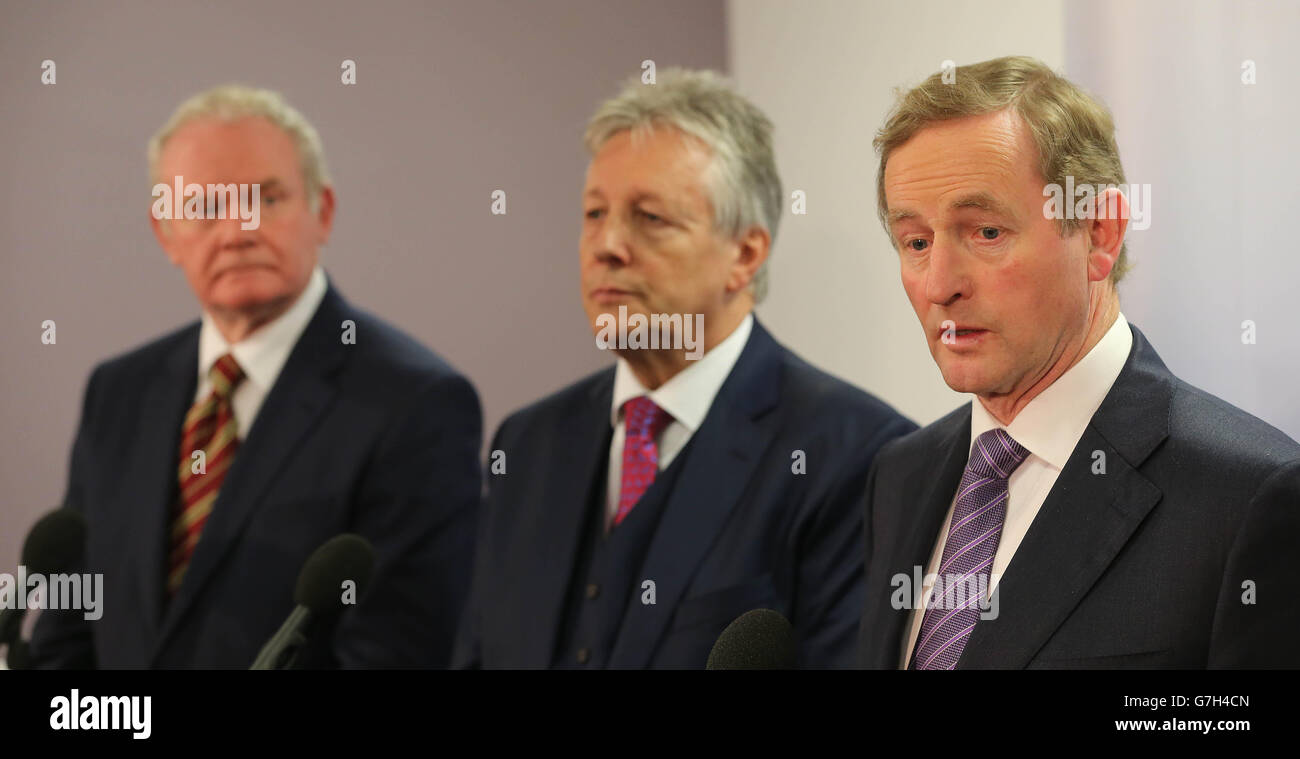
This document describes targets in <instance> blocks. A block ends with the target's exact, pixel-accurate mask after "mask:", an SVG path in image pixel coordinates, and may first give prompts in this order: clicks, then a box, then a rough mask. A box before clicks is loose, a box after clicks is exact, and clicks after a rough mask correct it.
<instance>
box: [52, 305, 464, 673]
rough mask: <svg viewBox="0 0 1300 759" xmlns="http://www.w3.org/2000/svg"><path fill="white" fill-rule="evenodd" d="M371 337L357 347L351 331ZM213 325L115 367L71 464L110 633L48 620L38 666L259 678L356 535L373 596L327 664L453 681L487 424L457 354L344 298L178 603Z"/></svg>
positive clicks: (259, 426)
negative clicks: (303, 600)
mask: <svg viewBox="0 0 1300 759" xmlns="http://www.w3.org/2000/svg"><path fill="white" fill-rule="evenodd" d="M345 320H352V321H353V322H354V323H355V325H356V342H355V344H344V343H343V341H342V339H341V337H342V334H343V326H342V324H343V322H344V321H345ZM198 337H199V325H198V323H197V322H196V323H194V324H191V325H189V326H187V327H185V328H183V329H181V330H179V331H177V332H174V333H172V334H170V335H167V336H165V337H163V338H161V339H159V340H156V341H154V342H151V343H149V344H147V345H145V346H143V347H141V348H139V349H137V350H134V351H132V352H130V353H128V354H126V355H124V356H121V357H118V358H115V359H112V360H110V361H108V362H106V363H104V364H102V365H100V366H99V367H97V368H96V369H95V371H94V373H93V374H92V376H91V378H90V382H89V385H88V388H87V391H86V397H85V407H84V409H83V411H82V416H81V426H80V429H79V430H78V432H77V438H76V443H75V444H74V447H73V452H72V463H71V473H70V477H69V484H68V491H67V497H66V504H65V505H67V506H69V507H71V508H74V509H77V510H79V511H81V512H82V513H83V514H84V515H85V517H86V521H87V525H88V531H87V550H86V566H85V568H84V569H85V571H90V572H101V573H103V575H104V599H103V602H102V608H103V617H102V618H101V619H99V620H97V621H92V622H87V621H84V620H83V618H82V614H81V612H71V613H66V612H49V613H44V614H42V615H41V617H40V619H38V621H37V625H36V630H35V633H34V638H33V643H32V656H33V658H34V660H35V664H36V665H37V666H64V667H87V666H92V665H96V664H97V665H98V666H100V667H160V668H180V667H204V668H217V667H221V668H224V667H232V668H246V667H248V666H249V665H250V664H252V662H253V660H254V658H256V656H257V653H258V651H259V650H260V648H261V646H262V645H263V644H264V643H265V642H266V640H267V639H268V638H269V637H270V636H271V635H273V634H274V633H275V631H276V630H277V629H278V628H279V626H280V625H281V623H282V622H283V621H284V619H285V617H286V616H287V615H288V614H289V612H290V611H291V610H292V609H293V607H294V603H293V590H294V586H295V583H296V580H297V576H298V572H299V570H300V568H301V567H302V564H303V562H304V560H305V559H306V558H307V557H308V556H309V555H310V554H311V553H312V551H314V550H315V549H316V548H317V547H318V546H320V544H321V543H323V542H325V541H326V540H328V539H329V538H331V537H333V536H334V535H336V534H338V533H342V532H355V533H359V534H361V535H362V536H364V537H366V538H367V539H369V540H370V541H371V543H372V544H373V546H374V549H375V557H376V562H375V571H374V574H373V576H372V580H371V584H370V586H369V590H368V591H367V592H365V593H363V594H362V596H361V598H360V599H359V603H358V604H357V606H356V607H354V608H351V609H349V610H348V611H347V612H345V614H344V615H343V617H342V618H341V619H340V622H339V625H338V627H337V629H336V631H335V634H334V636H333V640H332V641H331V640H322V641H317V642H316V643H317V644H316V645H314V646H313V647H312V648H311V650H309V651H308V652H307V654H306V660H307V661H308V662H309V663H311V664H312V665H314V666H370V667H383V666H445V665H446V664H447V662H448V658H449V656H450V652H451V645H452V642H453V636H454V631H455V626H456V621H457V618H458V613H459V611H460V609H461V608H462V606H463V603H464V598H465V594H466V592H467V590H468V574H469V571H470V567H471V564H472V561H473V559H472V551H473V537H474V531H475V529H474V518H475V511H476V506H477V501H478V497H479V494H480V487H481V485H480V483H481V480H480V470H479V463H478V457H479V446H480V442H481V434H482V432H481V426H482V418H481V415H480V411H479V403H478V397H477V395H476V393H475V392H474V389H473V387H471V386H470V384H469V382H467V381H466V380H465V378H464V377H462V376H460V375H459V374H457V373H456V371H455V370H453V369H452V368H451V367H450V366H448V365H447V364H446V363H444V362H443V361H442V360H441V359H440V358H438V357H437V356H436V355H434V354H433V353H431V352H430V351H429V350H427V349H426V348H424V347H423V346H421V345H419V344H418V343H416V342H415V341H414V340H412V339H411V338H409V337H407V336H406V335H404V334H402V333H400V332H398V331H397V330H396V329H394V328H393V327H391V326H388V325H386V324H384V323H383V322H382V321H380V320H378V319H377V318H375V317H373V316H371V315H369V314H367V313H365V312H363V311H360V310H358V309H355V308H353V307H352V306H350V305H349V304H348V303H346V302H345V301H344V300H343V298H342V297H340V296H339V294H338V293H337V292H336V291H335V290H334V288H333V286H332V285H331V286H330V287H329V289H328V290H327V292H326V294H325V296H324V299H323V300H322V302H321V304H320V306H319V307H318V309H317V311H316V313H315V314H314V315H313V317H312V319H311V321H310V323H309V324H308V326H307V327H306V329H305V331H304V332H303V334H302V336H301V337H300V338H299V340H298V342H297V344H296V345H295V346H294V347H293V349H292V352H291V353H290V356H289V359H288V360H287V362H286V363H285V365H284V368H283V369H282V370H281V372H280V375H279V377H278V379H277V380H276V382H275V385H274V386H273V387H272V388H271V391H270V392H269V393H268V395H267V397H266V400H265V401H264V402H263V404H262V407H261V409H260V410H259V412H258V415H257V418H256V419H255V422H254V424H253V426H252V428H251V429H250V430H248V432H247V434H246V437H245V439H244V440H243V441H242V442H241V445H240V448H239V451H238V453H237V455H236V457H235V460H234V463H233V465H232V467H231V469H230V470H229V471H228V472H227V475H226V478H225V480H224V482H223V484H222V487H221V491H220V494H219V496H218V498H217V501H216V503H215V504H214V506H213V510H212V515H211V517H210V518H209V519H208V522H207V524H206V525H205V527H204V530H203V533H202V536H201V538H200V540H199V544H198V546H197V548H196V550H195V553H194V556H193V559H192V562H191V564H190V567H189V569H188V571H187V573H186V577H185V580H184V584H183V585H182V587H181V588H180V590H179V591H178V593H177V595H176V597H175V598H174V599H172V600H171V602H170V603H165V601H164V595H163V575H164V562H165V560H166V537H165V536H166V533H167V529H168V527H169V522H170V519H171V514H172V505H173V502H174V499H175V497H176V484H175V483H176V467H177V463H178V456H179V453H178V449H179V447H180V432H181V424H182V419H183V417H184V414H185V413H186V411H187V410H188V408H189V407H190V405H191V403H192V401H193V395H194V391H195V384H196V382H197V366H198Z"/></svg>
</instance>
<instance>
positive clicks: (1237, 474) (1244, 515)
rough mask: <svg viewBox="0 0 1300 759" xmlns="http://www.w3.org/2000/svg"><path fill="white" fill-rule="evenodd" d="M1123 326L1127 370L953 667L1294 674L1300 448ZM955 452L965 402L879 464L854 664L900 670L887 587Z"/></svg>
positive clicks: (924, 549)
mask: <svg viewBox="0 0 1300 759" xmlns="http://www.w3.org/2000/svg"><path fill="white" fill-rule="evenodd" d="M1130 327H1131V329H1132V331H1133V347H1132V349H1131V351H1130V353H1129V357H1128V361H1127V362H1126V363H1125V365H1124V368H1123V370H1122V371H1121V372H1120V374H1119V377H1118V378H1117V379H1116V380H1115V384H1114V385H1113V386H1112V387H1111V389H1110V392H1109V393H1108V394H1107V395H1106V398H1105V400H1103V401H1102V404H1101V406H1100V407H1099V408H1098V409H1097V413H1096V414H1094V415H1093V418H1092V420H1091V422H1089V424H1088V427H1087V429H1086V430H1085V431H1084V433H1083V437H1082V438H1081V439H1080V440H1079V443H1078V445H1076V446H1075V448H1074V451H1073V453H1072V454H1071V455H1070V459H1069V460H1068V462H1067V463H1066V465H1065V468H1064V469H1063V470H1062V471H1061V474H1060V476H1059V477H1058V478H1057V481H1056V484H1055V485H1054V486H1053V487H1052V490H1051V492H1050V493H1049V494H1048V496H1047V500H1046V501H1044V503H1043V506H1042V509H1041V510H1040V511H1039V512H1038V515H1037V516H1036V517H1035V518H1034V521H1033V524H1031V525H1030V528H1029V532H1028V533H1026V535H1025V537H1024V540H1023V541H1022V542H1021V543H1020V546H1019V547H1018V548H1017V549H1016V553H1015V556H1014V557H1012V560H1011V563H1010V564H1009V565H1008V566H1007V569H1006V572H1005V574H1004V575H1003V577H1002V578H1001V580H1000V582H999V584H998V590H997V593H998V596H999V598H998V611H997V617H996V618H990V619H981V620H980V621H979V622H978V623H977V624H976V626H975V629H974V631H973V632H972V633H971V636H970V639H969V640H968V641H967V644H966V648H965V650H964V651H963V652H962V656H961V658H960V660H959V661H958V662H957V667H958V668H960V669H976V668H1007V669H1011V668H1014V669H1019V668H1026V667H1029V668H1048V667H1050V668H1202V667H1261V666H1263V667H1296V666H1300V647H1297V646H1296V645H1295V636H1296V630H1298V629H1300V605H1297V604H1296V602H1295V598H1296V596H1295V592H1296V588H1300V564H1297V563H1296V560H1295V542H1296V536H1297V535H1300V445H1298V444H1297V443H1296V442H1295V441H1294V440H1291V439H1290V438H1288V437H1287V436H1286V435H1284V434H1283V433H1282V432H1280V431H1279V430H1277V429H1274V428H1273V427H1270V426H1269V425H1267V424H1265V423H1264V422H1262V421H1260V420H1259V419H1256V418H1255V417H1253V416H1250V415H1249V414H1247V413H1246V412H1244V411H1242V410H1240V409H1238V408H1235V407H1233V406H1231V405H1229V404H1228V403H1226V402H1224V401H1222V400H1220V399H1218V398H1215V397H1214V396H1212V395H1209V394H1208V393H1205V392H1203V391H1201V390H1198V389H1196V388H1194V387H1192V386H1190V385H1188V384H1187V383H1185V382H1183V381H1182V380H1179V379H1178V378H1177V377H1175V376H1174V375H1173V374H1172V373H1171V372H1170V371H1169V369H1167V368H1166V367H1165V365H1164V363H1163V362H1162V361H1161V360H1160V357H1159V356H1158V355H1156V352H1155V349H1153V348H1152V347H1151V344H1150V343H1149V342H1147V339H1146V338H1145V337H1144V336H1143V335H1142V333H1141V332H1140V331H1138V329H1137V327H1133V326H1132V325H1130ZM970 444H971V441H970V406H969V405H966V406H963V407H961V408H960V409H958V410H956V411H954V412H952V413H951V414H948V415H947V416H946V417H944V418H943V419H940V420H939V421H937V422H935V423H934V424H932V425H930V426H928V427H926V428H924V429H922V430H920V431H918V432H916V433H913V434H912V435H909V436H907V437H905V438H903V439H901V440H897V441H895V442H893V443H891V444H890V445H889V446H887V447H886V448H885V449H884V450H882V451H881V452H880V455H878V456H877V457H876V465H875V469H874V470H873V471H872V474H871V480H870V483H869V485H868V500H867V516H866V520H867V524H866V535H867V545H868V554H867V600H866V604H865V612H864V614H863V618H862V633H861V638H862V644H861V655H862V664H863V665H865V666H867V667H871V668H884V669H889V668H896V667H897V666H898V665H899V661H900V659H899V657H900V656H901V651H902V649H901V646H902V641H903V636H904V635H906V634H907V630H908V627H907V624H908V620H909V615H910V612H909V611H906V610H900V609H896V608H895V603H894V599H897V598H899V597H900V596H898V595H897V593H898V588H900V587H903V585H902V583H895V582H894V578H896V577H898V576H899V575H905V576H911V575H912V574H913V572H914V568H915V567H917V566H919V567H920V568H921V569H920V571H921V572H922V573H924V572H925V567H926V565H927V563H928V561H929V558H930V552H931V550H932V549H933V548H934V545H935V541H936V540H937V539H938V538H939V530H940V528H941V526H942V524H943V519H944V516H945V515H946V514H947V512H948V508H949V506H950V505H951V503H952V497H953V494H954V493H955V492H956V489H957V485H958V483H959V482H960V479H961V474H962V470H963V469H964V468H965V466H966V460H967V457H968V454H969V452H970ZM1096 452H1101V454H1104V459H1103V458H1101V457H1099V456H1098V455H1097V453H1096ZM1101 461H1104V464H1105V471H1104V473H1101V472H1100V471H1096V470H1095V469H1094V467H1095V464H1096V463H1097V462H1101ZM904 595H905V594H904Z"/></svg>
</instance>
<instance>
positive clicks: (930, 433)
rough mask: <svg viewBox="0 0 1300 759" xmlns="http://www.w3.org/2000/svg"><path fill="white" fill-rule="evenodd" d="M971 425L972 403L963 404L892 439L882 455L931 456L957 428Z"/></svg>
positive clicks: (966, 427) (905, 457) (903, 456)
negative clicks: (922, 425)
mask: <svg viewBox="0 0 1300 759" xmlns="http://www.w3.org/2000/svg"><path fill="white" fill-rule="evenodd" d="M969 426H970V404H963V405H961V406H958V407H957V408H955V409H953V410H952V411H949V412H948V413H947V414H944V415H943V416H942V417H940V418H939V419H936V420H935V421H933V422H931V423H929V424H927V425H925V426H924V427H921V428H920V429H915V430H913V431H912V432H910V433H908V434H906V435H903V436H902V437H900V438H898V439H897V440H892V441H890V442H889V447H888V450H882V451H881V453H880V455H881V456H882V457H893V456H897V457H900V458H903V459H909V458H912V459H915V458H917V457H920V458H922V459H924V458H930V457H933V456H934V452H935V451H936V450H939V449H940V448H942V447H943V446H944V445H945V444H946V442H947V441H948V440H950V439H951V436H952V434H953V431H954V430H955V429H958V428H962V427H964V428H965V429H969Z"/></svg>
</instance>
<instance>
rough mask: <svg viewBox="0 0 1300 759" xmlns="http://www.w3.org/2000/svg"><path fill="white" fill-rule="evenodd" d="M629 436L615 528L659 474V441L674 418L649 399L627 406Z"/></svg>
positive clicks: (634, 401)
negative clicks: (660, 435)
mask: <svg viewBox="0 0 1300 759" xmlns="http://www.w3.org/2000/svg"><path fill="white" fill-rule="evenodd" d="M623 418H624V421H625V423H626V425H627V430H626V432H627V434H626V436H625V437H624V441H623V472H622V481H621V487H620V488H619V493H618V511H617V512H616V513H615V514H614V524H616V525H617V524H621V523H622V522H623V519H624V518H625V517H626V516H627V514H628V512H629V511H631V510H632V507H633V506H635V505H636V502H637V501H639V500H641V496H643V495H645V491H647V490H649V489H650V485H651V484H653V483H654V481H655V474H657V473H658V472H659V444H658V443H657V442H655V438H657V437H659V433H661V432H663V431H664V428H665V427H667V426H668V425H669V424H671V423H672V421H673V418H672V416H671V415H670V414H669V413H668V412H667V411H664V410H663V409H661V408H659V406H658V405H657V404H656V403H655V402H654V401H652V400H650V398H649V397H647V396H644V395H642V396H638V397H636V398H633V399H632V400H630V401H628V402H627V403H625V404H624V405H623Z"/></svg>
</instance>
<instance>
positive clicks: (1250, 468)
mask: <svg viewBox="0 0 1300 759" xmlns="http://www.w3.org/2000/svg"><path fill="white" fill-rule="evenodd" d="M1169 417H1170V418H1169V437H1170V442H1171V443H1172V444H1173V445H1174V446H1176V447H1177V448H1178V449H1179V453H1180V458H1185V459H1188V461H1187V463H1188V464H1189V465H1191V466H1199V465H1200V462H1201V461H1202V460H1203V461H1204V465H1205V466H1206V467H1207V471H1215V472H1223V473H1225V474H1227V475H1228V476H1231V475H1245V476H1248V477H1252V478H1254V477H1263V476H1267V475H1268V474H1269V473H1271V472H1272V471H1274V470H1275V469H1278V468H1280V467H1281V466H1284V465H1286V464H1289V463H1293V462H1296V461H1300V443H1297V442H1296V441H1295V440H1292V439H1291V438H1290V437H1289V436H1287V434H1286V433H1284V432H1282V431H1281V430H1279V429H1278V428H1276V427H1274V426H1273V425H1271V424H1269V423H1268V422H1265V421H1264V420H1262V419H1260V418H1259V417H1256V416H1254V415H1252V414H1250V413H1248V412H1246V411H1244V410H1242V409H1240V408H1238V407H1236V406H1234V405H1232V404H1231V403H1228V402H1227V401H1225V400H1223V399H1222V398H1219V397H1217V396H1215V395H1211V394H1210V393H1208V392H1206V391H1204V390H1201V389H1200V388H1198V387H1194V386H1192V385H1189V384H1187V383H1186V382H1184V381H1182V380H1179V379H1176V380H1175V381H1174V392H1173V398H1172V401H1171V405H1170V412H1169Z"/></svg>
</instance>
